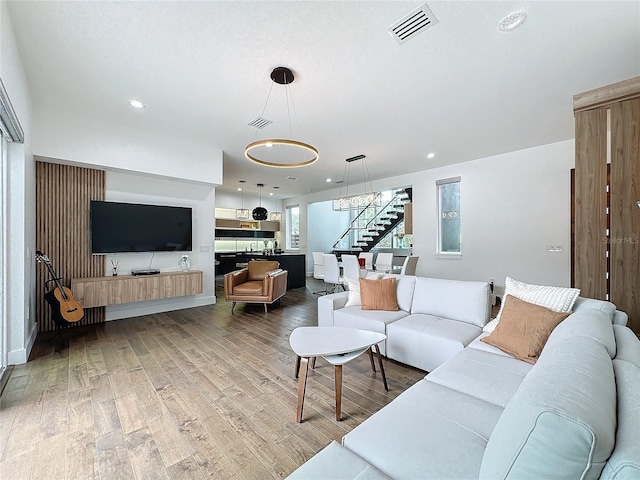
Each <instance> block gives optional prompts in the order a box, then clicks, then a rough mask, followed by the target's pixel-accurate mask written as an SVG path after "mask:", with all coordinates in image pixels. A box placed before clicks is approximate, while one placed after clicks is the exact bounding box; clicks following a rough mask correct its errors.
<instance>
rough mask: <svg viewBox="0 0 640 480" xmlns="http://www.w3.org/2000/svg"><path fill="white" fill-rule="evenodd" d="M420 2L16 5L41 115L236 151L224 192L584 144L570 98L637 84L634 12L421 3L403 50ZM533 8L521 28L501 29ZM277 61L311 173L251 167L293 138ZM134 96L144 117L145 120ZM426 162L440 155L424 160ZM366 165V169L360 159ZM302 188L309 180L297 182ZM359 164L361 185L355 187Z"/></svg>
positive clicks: (630, 5)
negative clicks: (247, 150) (277, 143)
mask: <svg viewBox="0 0 640 480" xmlns="http://www.w3.org/2000/svg"><path fill="white" fill-rule="evenodd" d="M422 3H423V2H421V1H419V0H418V1H363V2H355V1H349V2H334V1H319V2H306V1H298V2H289V1H283V2H276V1H259V2H240V1H238V2H222V1H201V2H179V1H147V2H128V1H113V2H102V1H96V2H81V1H80V2H79V1H74V2H58V1H45V2H39V1H29V2H27V1H25V2H19V1H11V2H9V7H10V13H11V18H12V22H13V26H14V29H15V33H16V37H17V41H18V46H19V50H20V53H21V55H22V60H23V62H24V66H25V70H26V73H27V77H28V82H29V87H30V91H31V95H32V100H33V103H34V105H35V108H37V106H38V105H40V104H46V105H48V106H53V107H56V108H60V109H66V110H70V111H77V112H80V113H82V114H83V115H89V116H93V117H97V118H100V119H103V120H107V121H111V122H117V123H120V124H124V125H127V126H129V127H130V128H132V129H144V130H151V131H154V132H157V133H166V134H167V135H172V136H177V137H180V138H182V139H184V140H187V141H195V142H199V143H203V144H207V145H211V146H214V147H218V148H221V149H222V150H223V151H224V186H225V188H235V187H237V186H238V185H239V184H238V181H239V180H240V179H244V180H247V191H251V190H252V189H253V190H255V191H257V187H255V183H258V182H262V183H264V184H265V186H266V189H267V190H268V189H270V188H271V187H272V186H280V187H281V188H280V190H279V195H281V196H283V197H290V196H293V195H298V194H304V193H307V192H308V191H320V190H326V189H328V188H333V187H336V185H335V184H328V183H326V182H325V179H326V178H327V177H330V178H332V179H334V181H335V180H340V179H342V177H343V172H344V167H345V164H346V163H345V159H346V158H348V157H352V156H354V155H358V154H366V155H367V166H368V168H369V173H370V176H371V178H372V179H380V178H385V177H389V176H395V175H398V174H402V173H410V172H414V171H419V170H424V169H427V168H433V167H437V166H441V165H445V164H451V163H456V162H462V161H467V160H471V159H475V158H482V157H485V156H489V155H494V154H499V153H504V152H509V151H514V150H519V149H523V148H528V147H532V146H536V145H541V144H546V143H551V142H556V141H561V140H565V139H569V138H573V113H572V97H573V95H574V94H576V93H580V92H583V91H586V90H590V89H592V88H596V87H600V86H603V85H606V84H609V83H613V82H617V81H620V80H624V79H626V78H630V77H634V76H638V75H640V2H638V1H624V2H611V1H602V2H565V1H553V2H552V1H523V2H507V1H501V2H475V1H474V2H457V1H456V2H439V1H429V2H427V3H428V5H429V7H430V8H431V10H432V11H433V13H434V14H435V16H436V17H437V19H438V20H439V22H438V23H437V24H436V25H434V26H433V27H432V28H429V29H428V30H426V31H424V32H422V33H420V34H419V35H417V36H416V37H415V38H413V39H412V40H410V41H408V42H406V43H405V44H403V45H398V44H397V43H396V41H395V40H394V39H392V38H391V37H390V36H389V35H388V34H387V33H386V31H385V30H386V28H387V27H388V26H390V25H391V24H392V23H394V22H395V21H397V20H399V19H400V18H401V17H403V16H404V15H405V14H407V13H409V12H410V11H411V10H413V9H414V8H416V7H418V6H420V5H421V4H422ZM518 8H522V9H524V10H525V11H526V13H527V16H528V18H527V20H526V22H525V23H524V25H523V26H522V27H521V28H519V29H518V30H515V31H513V32H510V33H503V32H500V31H499V30H498V28H497V26H498V22H499V21H500V19H501V18H502V17H504V16H505V15H507V14H509V13H511V12H512V11H514V10H516V9H518ZM276 66H287V67H289V68H291V69H292V70H293V71H294V73H295V75H296V80H295V82H294V84H293V85H292V86H291V92H292V96H293V100H294V104H295V115H294V116H293V117H292V122H291V129H292V133H293V137H294V138H295V139H297V140H301V141H304V142H307V143H310V144H312V145H314V146H315V147H317V148H318V150H319V152H320V159H319V160H318V162H316V163H315V164H314V165H312V166H309V167H305V168H299V169H292V168H287V169H274V168H269V167H264V166H258V165H256V164H253V163H251V162H249V161H248V160H246V159H245V158H244V155H243V152H244V147H245V145H247V144H248V143H250V142H252V141H254V140H256V139H261V138H264V137H266V136H272V137H283V136H284V137H286V136H288V130H289V125H288V121H287V116H286V109H285V101H284V93H283V91H284V90H283V87H281V86H278V85H275V86H274V90H273V93H272V94H271V98H270V101H269V103H268V105H267V107H268V108H267V111H266V112H265V114H264V116H265V117H266V118H269V119H270V120H274V123H273V124H272V125H270V126H268V127H267V128H265V129H264V130H260V131H258V132H256V130H255V129H253V128H252V127H249V126H248V125H247V124H248V123H249V122H250V121H251V120H253V119H254V118H256V117H257V116H259V115H261V114H262V109H263V107H264V106H265V101H266V99H267V94H268V93H269V89H270V88H271V85H272V82H271V80H270V78H269V74H270V72H271V70H272V69H273V68H274V67H276ZM132 98H139V99H141V100H142V101H143V102H144V103H145V104H146V105H147V106H146V108H144V109H142V110H135V109H133V108H131V107H130V106H129V105H128V101H129V100H130V99H132ZM428 152H435V153H436V154H437V156H436V158H435V159H433V160H428V159H427V158H426V155H427V153H428ZM354 165H355V164H354ZM286 176H295V177H297V180H295V181H292V180H286V179H285V177H286ZM361 179H362V174H361V169H354V168H352V169H351V182H352V183H353V182H354V181H356V180H361Z"/></svg>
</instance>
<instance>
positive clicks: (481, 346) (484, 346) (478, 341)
mask: <svg viewBox="0 0 640 480" xmlns="http://www.w3.org/2000/svg"><path fill="white" fill-rule="evenodd" d="M488 335H489V334H488V333H486V332H482V333H481V334H480V335H479V336H478V337H476V338H474V339H473V341H472V342H471V343H470V344H469V345H467V347H468V348H475V349H476V350H482V351H483V352H489V353H493V354H494V355H502V356H503V357H511V355H509V354H508V353H505V352H503V351H502V350H500V349H499V348H497V347H494V346H493V345H489V344H488V343H484V342H483V341H482V339H483V338H484V337H486V336H488Z"/></svg>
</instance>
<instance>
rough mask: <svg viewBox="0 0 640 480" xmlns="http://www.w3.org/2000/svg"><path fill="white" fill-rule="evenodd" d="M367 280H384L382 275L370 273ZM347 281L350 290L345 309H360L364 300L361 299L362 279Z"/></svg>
mask: <svg viewBox="0 0 640 480" xmlns="http://www.w3.org/2000/svg"><path fill="white" fill-rule="evenodd" d="M367 278H368V279H370V280H377V279H379V278H382V275H381V274H378V273H373V272H369V273H368V274H367ZM345 280H346V281H347V289H348V295H347V303H346V304H345V308H346V307H360V306H361V305H362V300H361V298H360V279H359V278H349V277H345Z"/></svg>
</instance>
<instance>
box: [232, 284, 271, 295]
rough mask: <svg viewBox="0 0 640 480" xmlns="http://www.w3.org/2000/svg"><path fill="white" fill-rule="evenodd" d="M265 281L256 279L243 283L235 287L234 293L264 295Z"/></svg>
mask: <svg viewBox="0 0 640 480" xmlns="http://www.w3.org/2000/svg"><path fill="white" fill-rule="evenodd" d="M263 286H264V282H263V281H262V280H255V281H249V282H244V283H241V284H240V285H236V286H235V287H233V294H234V295H264V292H263V291H262V287H263Z"/></svg>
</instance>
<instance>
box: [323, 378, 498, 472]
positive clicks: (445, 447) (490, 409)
mask: <svg viewBox="0 0 640 480" xmlns="http://www.w3.org/2000/svg"><path fill="white" fill-rule="evenodd" d="M501 412H502V409H501V408H498V407H496V406H495V405H491V404H488V403H485V402H483V401H481V400H478V399H477V398H473V397H469V396H467V395H464V394H462V393H460V392H456V391H455V390H450V389H448V388H446V387H443V386H440V385H436V384H433V383H429V382H425V381H420V382H418V383H416V384H415V385H413V386H412V387H410V388H409V389H408V390H406V391H404V392H403V393H402V394H400V395H399V396H398V397H397V398H396V399H395V400H394V401H393V402H391V403H390V404H388V405H387V406H385V407H384V408H383V409H382V410H380V411H378V412H377V413H376V414H375V415H373V416H372V417H369V418H368V419H367V420H365V421H364V422H363V423H361V424H360V425H359V426H358V427H357V428H355V429H354V430H352V431H351V432H349V433H348V434H347V435H345V437H344V438H343V441H342V442H343V444H344V446H345V447H347V448H349V449H350V450H352V451H353V452H355V453H357V454H358V455H359V456H360V457H362V458H363V459H365V460H366V461H367V462H368V463H370V464H372V465H374V466H375V467H376V468H378V469H379V470H381V471H382V472H383V473H385V474H386V475H389V476H390V477H392V478H406V479H423V478H434V479H436V478H437V479H447V478H451V479H466V478H469V479H470V478H478V472H479V469H480V463H481V461H482V455H483V451H484V449H485V446H486V443H487V438H488V437H489V435H490V434H491V431H492V430H493V427H494V425H495V423H496V422H497V420H498V418H499V417H500V413H501ZM320 478H330V477H327V476H322V477H320Z"/></svg>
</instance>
